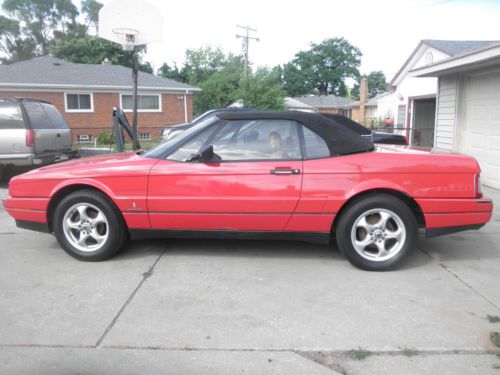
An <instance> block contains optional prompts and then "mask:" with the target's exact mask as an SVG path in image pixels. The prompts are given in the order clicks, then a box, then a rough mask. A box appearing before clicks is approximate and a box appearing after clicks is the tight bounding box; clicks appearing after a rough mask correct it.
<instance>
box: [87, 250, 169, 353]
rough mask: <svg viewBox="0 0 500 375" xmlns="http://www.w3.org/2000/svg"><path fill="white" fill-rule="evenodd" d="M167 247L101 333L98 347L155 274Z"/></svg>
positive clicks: (96, 345)
mask: <svg viewBox="0 0 500 375" xmlns="http://www.w3.org/2000/svg"><path fill="white" fill-rule="evenodd" d="M167 249H168V247H166V248H165V249H164V250H163V251H162V253H161V254H160V255H159V256H158V258H156V260H155V261H154V262H153V264H152V265H151V266H150V267H149V269H148V270H147V271H146V272H144V273H143V274H142V279H141V281H140V282H139V284H138V285H137V286H136V287H135V289H134V291H133V292H132V294H130V296H129V297H128V298H127V300H126V301H125V303H124V304H123V306H122V307H121V308H120V310H118V312H117V313H116V315H115V317H114V318H113V320H112V321H111V323H109V325H108V326H107V327H106V330H105V331H104V333H103V334H102V335H101V337H100V338H99V340H97V342H96V344H95V347H96V348H100V347H101V345H102V343H103V341H104V339H105V338H106V336H107V335H108V333H109V332H110V331H111V330H112V329H113V327H114V326H115V324H116V323H117V322H118V319H119V318H120V316H121V315H122V313H123V312H124V311H125V309H126V308H127V306H128V305H129V304H130V302H132V300H133V299H134V297H135V295H136V294H137V292H138V291H139V289H141V287H142V285H143V284H144V282H145V281H146V280H147V279H149V278H150V277H151V276H152V275H153V271H154V268H155V266H156V265H157V264H158V262H159V261H160V259H161V258H162V257H163V255H164V254H165V253H166V251H167Z"/></svg>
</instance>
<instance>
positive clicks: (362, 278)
mask: <svg viewBox="0 0 500 375" xmlns="http://www.w3.org/2000/svg"><path fill="white" fill-rule="evenodd" d="M485 190H486V189H485ZM485 192H486V194H488V195H490V196H492V197H494V198H495V200H496V207H497V208H496V212H495V218H494V220H493V221H492V222H491V223H490V224H488V225H487V226H486V227H484V228H483V229H481V230H480V231H476V232H463V233H459V234H456V235H449V236H446V237H441V238H435V239H431V240H426V239H424V238H421V239H420V240H419V244H418V249H417V251H416V252H415V253H414V254H413V256H412V257H411V259H410V260H409V261H408V262H407V263H406V265H405V266H404V267H403V269H400V270H398V271H393V272H386V273H370V272H364V271H360V270H358V269H356V268H353V267H352V266H351V265H350V264H349V263H348V262H347V261H346V260H345V259H344V258H343V257H342V256H341V255H340V254H339V252H338V250H337V249H336V248H334V247H330V246H322V245H311V244H305V243H299V242H267V241H206V240H203V241H202V240H198V241H196V240H167V241H142V242H133V243H130V244H129V245H128V246H127V248H126V249H125V251H123V252H122V253H121V254H120V255H119V256H117V257H116V258H114V259H112V260H110V261H106V262H101V263H83V262H79V261H77V260H75V259H73V258H71V257H69V256H68V255H66V253H64V252H63V251H62V250H61V249H60V248H59V246H58V244H57V242H56V240H55V239H54V237H52V236H51V235H45V234H38V233H34V232H29V231H24V230H19V229H17V228H16V227H15V225H14V222H13V220H12V219H11V218H10V217H8V216H7V214H6V213H5V212H4V211H3V208H0V249H1V250H0V373H2V374H10V373H14V374H15V373H19V374H24V373H38V374H76V373H78V374H111V373H120V374H136V373H140V372H141V373H163V374H236V373H238V374H239V373H244V374H267V373H270V374H287V375H292V374H335V373H341V374H349V375H352V374H410V373H411V374H438V373H439V374H454V375H455V374H483V375H484V374H495V375H499V374H500V370H499V369H497V368H498V367H500V357H499V356H498V355H497V353H499V351H498V349H497V348H496V347H495V346H494V345H493V344H492V342H491V340H490V337H489V336H490V333H491V332H494V331H500V322H490V320H491V321H494V320H496V319H495V318H498V317H499V316H500V282H499V279H500V210H499V208H500V192H498V191H492V190H486V191H485ZM6 194H7V191H6V189H5V188H2V189H0V195H1V196H5V195H6ZM488 316H489V319H488Z"/></svg>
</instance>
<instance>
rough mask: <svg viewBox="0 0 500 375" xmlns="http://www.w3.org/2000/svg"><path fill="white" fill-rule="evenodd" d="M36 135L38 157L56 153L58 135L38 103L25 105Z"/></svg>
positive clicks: (35, 149)
mask: <svg viewBox="0 0 500 375" xmlns="http://www.w3.org/2000/svg"><path fill="white" fill-rule="evenodd" d="M23 105H24V109H25V110H26V114H27V115H28V119H29V123H30V127H31V129H33V134H34V151H35V154H36V155H40V156H47V155H50V156H52V155H55V153H56V133H57V129H54V127H53V126H52V123H51V122H50V120H49V118H48V116H47V114H46V113H45V111H44V110H43V108H42V106H41V105H40V103H38V102H25V103H23Z"/></svg>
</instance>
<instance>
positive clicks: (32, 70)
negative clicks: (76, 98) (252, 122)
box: [0, 55, 200, 91]
mask: <svg viewBox="0 0 500 375" xmlns="http://www.w3.org/2000/svg"><path fill="white" fill-rule="evenodd" d="M9 84H18V85H19V84H22V85H25V86H29V85H36V86H41V85H42V86H43V85H50V86H51V87H57V86H61V87H64V86H76V87H96V88H99V87H101V88H102V87H116V88H124V89H131V88H132V69H130V68H127V67H124V66H121V65H109V64H77V63H71V62H67V61H65V60H61V59H57V58H55V57H52V56H49V55H46V56H41V57H35V58H33V59H30V60H25V61H21V62H18V63H14V64H10V65H0V85H1V86H8V85H9ZM138 86H139V89H158V90H161V91H163V90H165V91H168V90H171V91H176V90H190V91H199V90H200V89H199V88H197V87H194V86H190V85H187V84H185V83H180V82H176V81H173V80H171V79H166V78H163V77H160V76H156V75H154V74H149V73H144V72H139V76H138Z"/></svg>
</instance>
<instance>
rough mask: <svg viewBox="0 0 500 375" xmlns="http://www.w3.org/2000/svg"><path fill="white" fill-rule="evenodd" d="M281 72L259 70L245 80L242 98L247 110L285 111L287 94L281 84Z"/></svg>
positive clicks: (266, 69) (241, 93)
mask: <svg viewBox="0 0 500 375" xmlns="http://www.w3.org/2000/svg"><path fill="white" fill-rule="evenodd" d="M280 73H281V70H280V69H277V68H274V69H272V70H269V69H268V68H259V69H257V71H256V72H255V74H253V75H250V76H249V78H248V79H247V80H243V82H242V85H241V89H240V97H241V99H242V100H243V105H244V106H245V108H255V109H263V110H267V109H275V110H278V109H284V108H285V103H284V98H285V92H284V90H283V87H282V82H281V74H280Z"/></svg>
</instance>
